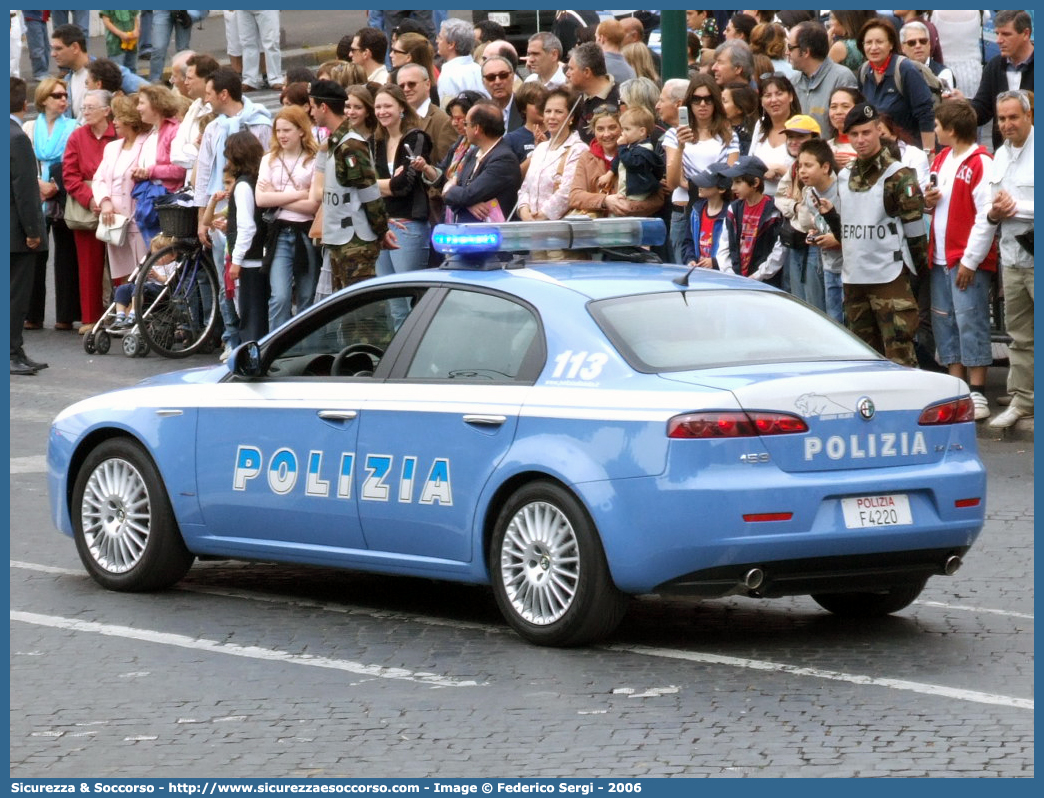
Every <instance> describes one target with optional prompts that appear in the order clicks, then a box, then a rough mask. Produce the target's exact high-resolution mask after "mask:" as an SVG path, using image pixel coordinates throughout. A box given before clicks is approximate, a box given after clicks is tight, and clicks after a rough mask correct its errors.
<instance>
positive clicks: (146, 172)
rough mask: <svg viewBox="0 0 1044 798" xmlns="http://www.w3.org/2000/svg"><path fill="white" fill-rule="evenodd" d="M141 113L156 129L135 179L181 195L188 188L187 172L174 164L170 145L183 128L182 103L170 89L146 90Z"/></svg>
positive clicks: (140, 94)
mask: <svg viewBox="0 0 1044 798" xmlns="http://www.w3.org/2000/svg"><path fill="white" fill-rule="evenodd" d="M138 113H139V114H140V115H141V121H142V122H143V123H144V124H145V125H148V126H149V127H151V128H152V129H151V130H150V131H149V132H148V134H147V135H146V137H145V143H144V144H143V145H142V150H141V158H142V163H141V165H140V166H139V167H138V168H137V169H135V170H134V173H133V175H132V176H133V178H134V180H135V181H136V182H137V181H142V180H154V181H157V182H159V183H161V184H162V185H163V187H164V188H165V189H167V191H177V190H178V189H179V188H181V187H182V186H184V185H185V170H184V169H183V168H182V167H180V166H178V165H177V164H173V163H171V162H170V144H171V142H172V141H173V140H174V135H175V134H176V133H177V132H178V127H179V122H178V99H177V97H176V96H175V94H174V92H172V91H171V90H170V89H168V88H167V87H166V86H142V87H141V89H140V90H139V91H138Z"/></svg>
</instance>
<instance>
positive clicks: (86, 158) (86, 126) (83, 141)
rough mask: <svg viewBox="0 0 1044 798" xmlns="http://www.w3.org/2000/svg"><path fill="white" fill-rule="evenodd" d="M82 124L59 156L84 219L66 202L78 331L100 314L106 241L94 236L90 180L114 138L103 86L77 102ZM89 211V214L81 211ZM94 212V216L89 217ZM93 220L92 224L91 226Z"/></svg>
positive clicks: (96, 211) (94, 207) (68, 188)
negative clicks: (77, 294) (77, 290)
mask: <svg viewBox="0 0 1044 798" xmlns="http://www.w3.org/2000/svg"><path fill="white" fill-rule="evenodd" d="M80 112H81V113H82V114H83V124H82V125H81V126H80V127H78V128H77V129H76V130H74V131H73V132H72V135H70V136H69V141H68V143H67V144H66V145H65V155H64V156H62V178H63V180H64V182H65V190H66V191H67V192H68V194H69V199H70V201H71V202H73V203H76V204H77V205H79V206H80V210H81V216H82V217H84V219H83V220H81V221H77V220H75V219H73V218H72V216H73V215H71V214H70V213H69V211H70V205H69V203H68V202H67V203H66V209H65V222H66V224H67V225H68V226H69V228H70V229H71V230H72V231H73V238H74V239H75V240H76V259H77V261H78V265H79V272H80V321H81V322H82V325H81V326H80V334H81V335H83V334H84V333H87V332H88V331H90V329H91V327H93V326H94V324H95V323H96V322H97V321H98V319H100V318H101V315H102V311H103V310H104V306H103V304H102V278H103V276H104V272H105V245H104V244H103V243H102V242H101V241H99V240H98V239H97V238H96V237H95V234H94V232H95V229H96V228H97V226H98V216H99V215H100V214H101V206H100V205H99V204H98V202H97V201H96V200H95V199H94V192H93V191H92V190H91V184H92V181H93V180H94V173H95V172H96V171H98V167H99V166H100V165H101V162H102V156H103V155H104V152H105V145H106V144H108V143H109V142H111V141H115V140H116V128H114V127H113V124H112V95H111V94H110V93H109V92H107V91H105V90H104V89H92V90H91V91H88V92H86V93H85V94H84V95H83V103H82V105H81V106H80ZM82 211H89V212H90V214H89V215H88V214H86V213H82ZM90 216H93V217H94V218H93V220H91V219H90ZM92 221H93V227H92V226H90V225H91V222H92Z"/></svg>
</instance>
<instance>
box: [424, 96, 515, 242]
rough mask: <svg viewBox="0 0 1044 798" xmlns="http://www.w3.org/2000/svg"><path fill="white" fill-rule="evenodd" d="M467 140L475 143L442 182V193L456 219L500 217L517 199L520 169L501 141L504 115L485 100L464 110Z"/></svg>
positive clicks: (483, 219) (510, 152)
mask: <svg viewBox="0 0 1044 798" xmlns="http://www.w3.org/2000/svg"><path fill="white" fill-rule="evenodd" d="M465 130H466V133H467V137H468V141H469V142H471V143H472V144H473V145H475V146H474V147H473V148H472V150H471V152H469V153H468V155H467V156H466V157H465V158H464V163H463V164H461V167H460V171H459V172H458V173H457V174H456V175H455V176H454V177H452V178H450V180H449V182H447V183H446V186H445V188H444V189H443V192H442V196H443V199H444V200H445V201H446V206H447V207H448V208H449V209H450V210H452V211H453V212H454V215H455V217H456V220H457V221H458V222H484V221H487V220H489V221H500V220H503V219H506V218H508V217H509V216H510V215H511V212H512V211H513V210H514V208H515V203H516V202H518V190H519V189H520V188H521V187H522V170H521V168H520V167H519V163H518V158H516V157H515V153H513V152H512V151H511V147H509V146H508V145H507V144H506V143H505V142H504V141H503V138H504V117H503V115H502V114H501V111H500V108H499V107H498V106H497V105H496V104H495V103H493V102H491V101H489V100H483V101H481V102H478V103H475V105H473V106H472V108H471V110H470V111H468V116H467V122H466V128H465Z"/></svg>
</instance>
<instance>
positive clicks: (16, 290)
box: [10, 77, 514, 376]
mask: <svg viewBox="0 0 1044 798" xmlns="http://www.w3.org/2000/svg"><path fill="white" fill-rule="evenodd" d="M25 97H26V87H25V81H24V80H22V79H21V78H15V77H12V78H11V273H10V282H11V373H12V374H20V375H24V376H29V375H32V374H36V372H38V371H40V370H41V369H45V368H47V364H46V363H37V362H36V361H35V360H30V359H29V358H28V357H26V354H25V350H24V349H23V348H22V325H23V324H24V323H25V317H26V314H27V313H28V312H29V297H30V296H31V294H32V291H33V264H34V263H35V262H36V253H37V252H39V251H40V250H41V249H47V227H46V226H45V225H44V217H43V209H42V208H41V205H40V203H41V200H40V185H39V183H38V182H37V180H36V155H35V154H34V153H33V144H32V142H31V141H29V137H28V136H27V135H25V133H24V132H22V125H21V121H22V116H23V115H24V114H25ZM512 157H514V156H512Z"/></svg>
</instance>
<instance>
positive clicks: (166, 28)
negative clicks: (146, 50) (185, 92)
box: [149, 11, 192, 83]
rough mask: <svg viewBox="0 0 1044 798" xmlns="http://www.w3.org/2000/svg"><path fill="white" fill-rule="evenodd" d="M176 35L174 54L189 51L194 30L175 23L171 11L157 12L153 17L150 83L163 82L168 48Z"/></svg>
mask: <svg viewBox="0 0 1044 798" xmlns="http://www.w3.org/2000/svg"><path fill="white" fill-rule="evenodd" d="M171 34H173V35H174V52H181V51H182V50H187V49H189V43H190V41H191V39H192V28H183V27H182V26H181V25H178V24H176V23H175V22H174V18H173V17H171V15H170V12H169V11H156V12H154V13H153V15H152V58H151V59H150V60H149V83H160V82H161V81H162V80H163V67H164V66H166V64H167V48H168V47H170V37H171Z"/></svg>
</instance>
